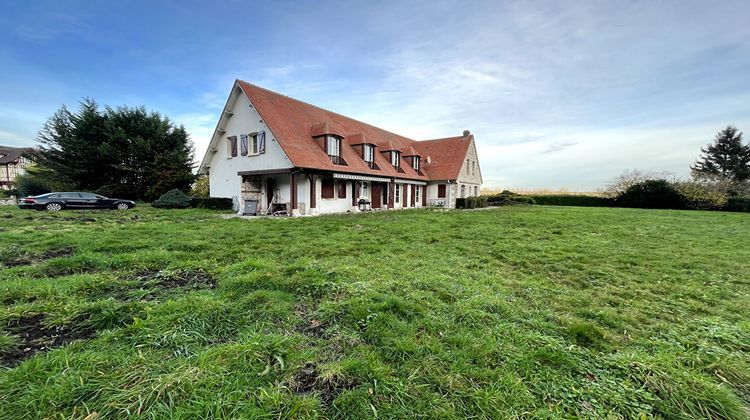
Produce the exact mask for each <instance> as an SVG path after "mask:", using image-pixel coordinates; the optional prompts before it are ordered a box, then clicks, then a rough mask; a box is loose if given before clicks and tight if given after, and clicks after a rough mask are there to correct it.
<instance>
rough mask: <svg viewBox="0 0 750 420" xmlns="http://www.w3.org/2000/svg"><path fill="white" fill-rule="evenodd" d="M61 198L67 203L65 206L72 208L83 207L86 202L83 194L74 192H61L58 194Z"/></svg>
mask: <svg viewBox="0 0 750 420" xmlns="http://www.w3.org/2000/svg"><path fill="white" fill-rule="evenodd" d="M58 197H59V198H60V200H61V201H62V202H63V203H64V204H65V207H67V208H71V209H80V208H83V206H84V202H83V199H82V198H81V194H78V193H74V192H67V193H60V194H58Z"/></svg>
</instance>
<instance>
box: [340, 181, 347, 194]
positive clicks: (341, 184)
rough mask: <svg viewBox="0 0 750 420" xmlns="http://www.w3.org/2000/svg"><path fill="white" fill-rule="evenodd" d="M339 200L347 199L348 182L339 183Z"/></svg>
mask: <svg viewBox="0 0 750 420" xmlns="http://www.w3.org/2000/svg"><path fill="white" fill-rule="evenodd" d="M339 198H346V181H339Z"/></svg>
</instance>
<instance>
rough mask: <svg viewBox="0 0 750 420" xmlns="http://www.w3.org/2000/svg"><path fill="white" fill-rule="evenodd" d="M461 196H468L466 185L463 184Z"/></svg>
mask: <svg viewBox="0 0 750 420" xmlns="http://www.w3.org/2000/svg"><path fill="white" fill-rule="evenodd" d="M461 198H466V185H461Z"/></svg>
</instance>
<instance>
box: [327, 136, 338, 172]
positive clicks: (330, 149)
mask: <svg viewBox="0 0 750 420" xmlns="http://www.w3.org/2000/svg"><path fill="white" fill-rule="evenodd" d="M326 153H328V156H329V157H330V158H331V162H332V163H334V164H336V165H339V164H341V139H340V138H338V137H334V136H327V137H326Z"/></svg>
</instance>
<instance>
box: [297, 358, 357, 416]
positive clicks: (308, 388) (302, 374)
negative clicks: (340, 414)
mask: <svg viewBox="0 0 750 420" xmlns="http://www.w3.org/2000/svg"><path fill="white" fill-rule="evenodd" d="M289 385H290V388H291V389H292V391H294V393H295V394H297V395H307V394H311V393H314V394H318V395H319V396H320V401H321V404H322V406H323V407H324V408H325V407H329V406H330V405H331V403H332V402H333V401H334V400H335V399H336V397H338V396H339V394H341V393H342V392H344V391H347V390H350V389H354V388H355V387H356V386H357V385H358V384H357V381H355V380H353V379H348V380H339V381H327V380H322V379H321V378H320V372H319V371H318V367H317V365H316V364H315V363H312V362H308V363H306V364H305V366H303V367H302V369H301V370H300V371H299V372H297V374H296V375H294V378H293V379H292V381H291V383H290V384H289Z"/></svg>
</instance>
